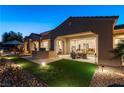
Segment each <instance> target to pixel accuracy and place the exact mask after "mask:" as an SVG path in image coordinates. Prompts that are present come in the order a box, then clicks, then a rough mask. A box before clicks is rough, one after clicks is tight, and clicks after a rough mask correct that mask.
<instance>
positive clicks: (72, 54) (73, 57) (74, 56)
mask: <svg viewBox="0 0 124 93" xmlns="http://www.w3.org/2000/svg"><path fill="white" fill-rule="evenodd" d="M76 57H77V56H76V53H75V52H73V51H72V52H71V58H72V59H76Z"/></svg>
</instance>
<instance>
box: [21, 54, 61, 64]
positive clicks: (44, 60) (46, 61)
mask: <svg viewBox="0 0 124 93" xmlns="http://www.w3.org/2000/svg"><path fill="white" fill-rule="evenodd" d="M22 58H24V59H27V60H30V61H32V62H34V63H37V64H41V63H42V62H45V63H50V62H54V61H58V60H61V59H62V58H59V57H56V58H49V59H34V58H33V57H32V56H23V57H22Z"/></svg>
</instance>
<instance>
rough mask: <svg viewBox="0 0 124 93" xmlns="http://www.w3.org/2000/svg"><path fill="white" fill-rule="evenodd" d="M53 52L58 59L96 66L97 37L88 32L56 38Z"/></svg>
mask: <svg viewBox="0 0 124 93" xmlns="http://www.w3.org/2000/svg"><path fill="white" fill-rule="evenodd" d="M55 52H56V54H57V55H58V57H60V58H64V59H73V60H77V61H83V62H91V63H95V64H96V63H98V56H97V55H98V37H97V35H96V34H95V33H92V32H90V31H88V32H83V33H78V34H71V35H64V36H58V37H57V38H56V39H55ZM73 56H75V57H73Z"/></svg>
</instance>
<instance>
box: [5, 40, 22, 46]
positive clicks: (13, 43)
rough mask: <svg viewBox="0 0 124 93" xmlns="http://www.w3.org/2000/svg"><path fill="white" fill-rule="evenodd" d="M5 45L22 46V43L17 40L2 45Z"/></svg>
mask: <svg viewBox="0 0 124 93" xmlns="http://www.w3.org/2000/svg"><path fill="white" fill-rule="evenodd" d="M4 44H5V45H22V44H23V43H22V42H20V41H18V40H12V41H8V42H6V43H4Z"/></svg>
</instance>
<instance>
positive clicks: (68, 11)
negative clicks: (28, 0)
mask: <svg viewBox="0 0 124 93" xmlns="http://www.w3.org/2000/svg"><path fill="white" fill-rule="evenodd" d="M123 11H124V6H91V5H90V6H84V5H82V6H43V5H41V6H37V5H35V6H24V5H23V6H22V5H21V6H0V41H1V36H2V34H3V33H4V32H9V31H15V32H21V33H22V34H23V36H26V35H29V34H30V33H32V32H33V33H41V32H44V31H49V30H52V29H54V28H55V27H56V26H58V25H59V24H61V23H62V22H63V21H64V20H66V19H67V18H68V17H70V16H119V20H118V22H117V24H124V12H123Z"/></svg>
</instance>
